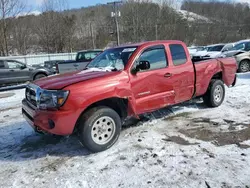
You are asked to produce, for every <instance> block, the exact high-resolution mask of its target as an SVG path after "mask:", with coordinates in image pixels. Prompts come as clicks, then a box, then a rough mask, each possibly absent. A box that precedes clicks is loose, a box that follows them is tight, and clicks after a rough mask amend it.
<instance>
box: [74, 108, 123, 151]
mask: <svg viewBox="0 0 250 188" xmlns="http://www.w3.org/2000/svg"><path fill="white" fill-rule="evenodd" d="M79 123H80V124H79V126H80V127H79V137H80V141H81V143H82V144H83V145H84V146H85V147H86V148H87V149H89V150H90V151H92V152H100V151H104V150H106V149H108V148H110V147H111V146H113V145H114V144H115V142H116V141H117V140H118V137H119V135H120V132H121V118H120V116H119V115H118V113H117V112H116V111H114V110H113V109H111V108H108V107H105V106H101V107H94V108H92V109H90V110H89V111H87V112H86V113H85V114H84V115H83V116H82V117H81V120H80V122H79Z"/></svg>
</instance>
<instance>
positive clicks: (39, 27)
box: [0, 0, 250, 56]
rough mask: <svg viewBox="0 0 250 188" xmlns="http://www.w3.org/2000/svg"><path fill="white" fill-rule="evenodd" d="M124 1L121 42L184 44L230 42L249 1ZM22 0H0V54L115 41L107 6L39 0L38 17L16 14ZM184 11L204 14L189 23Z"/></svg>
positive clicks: (244, 31)
mask: <svg viewBox="0 0 250 188" xmlns="http://www.w3.org/2000/svg"><path fill="white" fill-rule="evenodd" d="M175 2H176V1H171V0H161V1H160V3H157V2H155V1H150V0H126V1H123V3H122V4H120V5H119V7H118V9H119V10H120V12H121V17H119V18H118V22H119V25H120V40H121V43H122V44H124V43H134V42H141V41H148V40H160V39H163V40H168V39H177V40H182V41H184V42H186V43H187V44H189V45H192V44H195V45H206V44H212V43H220V42H233V41H237V40H240V39H244V38H248V37H249V35H250V24H249V21H248V20H250V11H249V5H248V4H240V3H238V4H235V3H233V2H221V1H216V0H210V1H201V0H199V1H197V0H195V1H194V0H185V1H183V3H182V5H181V9H182V10H186V11H187V14H185V16H183V15H182V14H180V11H177V10H176V9H175V7H174V6H175ZM24 8H25V5H24V4H23V3H22V0H0V18H1V20H0V33H1V35H0V55H1V56H7V55H26V54H37V53H59V52H73V51H78V50H83V49H92V48H105V47H109V46H113V45H115V44H116V25H115V22H114V19H113V18H112V17H111V11H112V7H111V6H110V5H96V6H92V7H85V8H79V9H71V10H69V9H67V2H66V0H44V1H43V3H42V5H41V12H42V13H41V14H40V15H37V16H35V15H26V16H18V15H20V13H21V12H22V11H23V10H24ZM189 12H193V13H196V14H198V15H201V16H205V17H206V18H208V20H204V19H200V18H197V19H195V20H191V21H190V17H191V16H192V15H191V14H189Z"/></svg>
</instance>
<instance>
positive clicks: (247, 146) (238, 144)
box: [236, 143, 250, 149]
mask: <svg viewBox="0 0 250 188" xmlns="http://www.w3.org/2000/svg"><path fill="white" fill-rule="evenodd" d="M236 145H237V146H238V147H239V148H241V149H248V148H250V146H249V145H246V144H241V143H237V144H236Z"/></svg>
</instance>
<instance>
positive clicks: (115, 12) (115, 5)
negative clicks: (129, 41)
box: [107, 1, 122, 46]
mask: <svg viewBox="0 0 250 188" xmlns="http://www.w3.org/2000/svg"><path fill="white" fill-rule="evenodd" d="M121 3H122V1H114V2H110V3H107V4H108V5H112V6H113V12H111V17H112V18H114V19H115V25H116V40H117V46H119V45H120V33H119V32H120V31H119V22H118V17H121V12H120V11H119V10H118V5H119V4H121Z"/></svg>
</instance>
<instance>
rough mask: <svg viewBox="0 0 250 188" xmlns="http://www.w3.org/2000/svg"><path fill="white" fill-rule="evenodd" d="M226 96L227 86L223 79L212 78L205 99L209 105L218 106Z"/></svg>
mask: <svg viewBox="0 0 250 188" xmlns="http://www.w3.org/2000/svg"><path fill="white" fill-rule="evenodd" d="M224 98H225V86H224V83H223V82H222V81H221V80H211V82H210V85H209V88H208V90H207V92H206V94H205V95H204V96H203V101H204V103H205V104H206V105H207V106H208V107H218V106H220V105H221V104H222V102H223V101H224Z"/></svg>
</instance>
